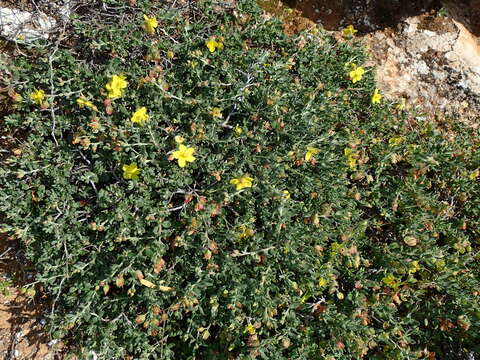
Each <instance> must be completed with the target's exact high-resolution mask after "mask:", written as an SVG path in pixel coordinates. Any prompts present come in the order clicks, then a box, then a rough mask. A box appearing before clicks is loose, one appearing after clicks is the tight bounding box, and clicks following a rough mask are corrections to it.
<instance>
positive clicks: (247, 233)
mask: <svg viewBox="0 0 480 360" xmlns="http://www.w3.org/2000/svg"><path fill="white" fill-rule="evenodd" d="M238 229H239V230H240V231H241V233H240V235H238V237H239V238H240V239H244V238H247V237H250V236H253V234H254V233H255V232H254V231H253V230H252V229H250V228H248V227H247V226H246V225H240V226H239V227H238Z"/></svg>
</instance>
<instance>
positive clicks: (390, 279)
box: [382, 274, 400, 289]
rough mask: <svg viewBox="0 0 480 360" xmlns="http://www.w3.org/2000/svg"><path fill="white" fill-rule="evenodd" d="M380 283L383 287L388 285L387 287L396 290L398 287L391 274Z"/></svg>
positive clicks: (397, 282)
mask: <svg viewBox="0 0 480 360" xmlns="http://www.w3.org/2000/svg"><path fill="white" fill-rule="evenodd" d="M382 281H383V283H384V284H385V285H388V286H389V287H391V288H393V289H396V288H398V287H399V286H400V282H399V281H398V280H397V279H396V278H395V276H394V275H392V274H389V275H387V276H385V277H384V278H383V279H382Z"/></svg>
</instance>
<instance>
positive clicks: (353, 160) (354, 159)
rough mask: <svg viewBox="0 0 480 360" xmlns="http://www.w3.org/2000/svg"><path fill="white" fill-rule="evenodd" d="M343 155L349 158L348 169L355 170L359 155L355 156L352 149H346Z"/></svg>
mask: <svg viewBox="0 0 480 360" xmlns="http://www.w3.org/2000/svg"><path fill="white" fill-rule="evenodd" d="M343 153H344V155H345V157H346V158H347V165H348V167H349V168H350V169H352V170H353V169H355V166H357V154H355V153H354V152H353V150H352V149H350V148H345V149H344V150H343Z"/></svg>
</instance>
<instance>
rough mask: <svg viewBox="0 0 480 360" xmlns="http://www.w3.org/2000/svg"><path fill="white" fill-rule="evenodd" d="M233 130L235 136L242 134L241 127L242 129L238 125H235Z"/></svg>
mask: <svg viewBox="0 0 480 360" xmlns="http://www.w3.org/2000/svg"><path fill="white" fill-rule="evenodd" d="M233 131H235V134H236V135H237V136H240V135H242V132H243V129H242V128H241V127H240V126H238V125H237V126H235V128H234V129H233Z"/></svg>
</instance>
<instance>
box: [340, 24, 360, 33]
mask: <svg viewBox="0 0 480 360" xmlns="http://www.w3.org/2000/svg"><path fill="white" fill-rule="evenodd" d="M357 31H358V30H357V29H355V28H354V27H353V25H348V26H347V27H346V28H345V29H343V30H342V33H343V36H354V35H355V34H356V33H357Z"/></svg>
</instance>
